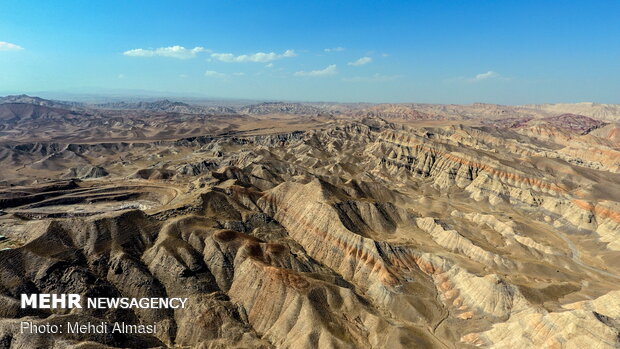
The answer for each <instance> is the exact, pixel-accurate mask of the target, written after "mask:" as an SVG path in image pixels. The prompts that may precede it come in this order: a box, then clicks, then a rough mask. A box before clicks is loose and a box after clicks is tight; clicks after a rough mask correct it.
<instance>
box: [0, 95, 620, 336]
mask: <svg viewBox="0 0 620 349" xmlns="http://www.w3.org/2000/svg"><path fill="white" fill-rule="evenodd" d="M0 103H1V104H0V249H1V250H0V348H47V347H56V348H65V347H69V348H110V347H132V348H133V347H136V348H150V347H178V348H194V347H196V348H228V347H240V348H241V347H243V348H315V347H320V348H331V347H334V348H399V347H402V348H414V347H420V348H474V347H485V348H486V347H495V348H618V347H620V124H619V122H620V107H618V106H614V105H595V104H576V105H542V106H541V105H537V106H520V107H511V106H499V105H489V104H474V105H466V106H462V105H430V104H378V105H369V104H334V103H256V104H252V105H246V106H242V107H232V106H225V105H222V106H208V107H206V106H200V105H192V104H187V103H180V102H170V101H155V102H153V101H151V102H141V103H107V104H106V103H102V104H97V105H87V104H83V103H71V102H62V101H48V100H43V99H37V98H32V97H28V96H9V97H4V98H0ZM22 293H79V294H82V295H86V296H89V295H106V296H120V295H122V296H126V297H188V298H189V301H188V304H189V307H188V308H185V309H178V310H174V311H173V310H152V309H143V310H137V311H128V310H118V309H110V310H107V311H103V310H95V309H74V310H72V311H69V310H58V309H54V310H51V311H48V310H28V309H21V308H20V305H19V297H20V294H22ZM24 319H28V320H32V321H34V322H35V323H44V322H53V321H57V322H66V321H68V320H69V319H72V320H76V321H77V320H79V321H87V320H88V321H93V322H95V321H103V320H105V321H111V322H112V321H125V322H128V323H144V324H150V323H156V324H157V325H158V327H157V328H158V332H157V334H156V335H153V336H150V335H110V334H107V335H92V334H91V335H76V334H73V335H70V334H57V335H24V334H20V332H19V327H18V326H17V324H18V323H19V322H20V321H22V320H24Z"/></svg>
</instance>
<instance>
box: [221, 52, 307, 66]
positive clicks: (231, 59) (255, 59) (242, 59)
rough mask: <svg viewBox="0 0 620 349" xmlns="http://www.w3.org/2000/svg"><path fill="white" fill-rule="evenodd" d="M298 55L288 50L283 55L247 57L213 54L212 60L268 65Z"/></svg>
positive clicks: (252, 55)
mask: <svg viewBox="0 0 620 349" xmlns="http://www.w3.org/2000/svg"><path fill="white" fill-rule="evenodd" d="M295 56H297V54H296V53H295V51H294V50H286V51H284V53H282V54H278V53H275V52H269V53H265V52H257V53H252V54H247V55H240V56H235V55H233V54H232V53H212V54H211V58H213V59H216V60H218V61H220V62H225V63H248V62H253V63H268V62H271V61H275V60H278V59H282V58H289V57H295Z"/></svg>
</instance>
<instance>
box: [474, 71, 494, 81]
mask: <svg viewBox="0 0 620 349" xmlns="http://www.w3.org/2000/svg"><path fill="white" fill-rule="evenodd" d="M499 76H500V75H499V74H498V73H496V72H494V71H492V70H489V71H488V72H486V73H481V74H478V75H476V77H475V78H473V79H472V80H473V81H482V80H487V79H493V78H498V77H499Z"/></svg>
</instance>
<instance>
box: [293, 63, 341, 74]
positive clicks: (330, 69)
mask: <svg viewBox="0 0 620 349" xmlns="http://www.w3.org/2000/svg"><path fill="white" fill-rule="evenodd" d="M335 74H338V70H337V69H336V65H335V64H332V65H330V66H328V67H327V68H325V69H322V70H312V71H303V70H300V71H298V72H296V73H295V76H328V75H335Z"/></svg>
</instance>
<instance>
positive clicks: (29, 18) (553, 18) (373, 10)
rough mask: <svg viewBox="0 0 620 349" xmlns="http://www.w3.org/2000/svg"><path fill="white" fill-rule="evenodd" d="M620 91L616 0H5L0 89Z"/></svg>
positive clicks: (433, 97)
mask: <svg viewBox="0 0 620 349" xmlns="http://www.w3.org/2000/svg"><path fill="white" fill-rule="evenodd" d="M41 91H60V92H72V93H107V92H110V91H116V92H120V93H127V94H131V93H135V91H153V92H157V93H159V94H162V95H165V94H170V95H188V96H204V97H213V98H222V97H224V98H251V99H277V100H307V101H349V102H357V101H367V102H429V103H472V102H488V103H501V104H522V103H544V102H581V101H593V102H600V103H620V1H523V0H522V1H397V0H393V1H360V0H358V1H335V0H332V1H320V0H312V1H303V2H302V1H299V0H298V1H267V0H264V1H257V0H253V1H233V0H219V1H185V0H177V1H157V0H150V1H142V0H121V1H112V0H109V1H69V0H55V1H29V0H21V1H18V0H4V1H1V2H0V94H8V93H34V92H41Z"/></svg>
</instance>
